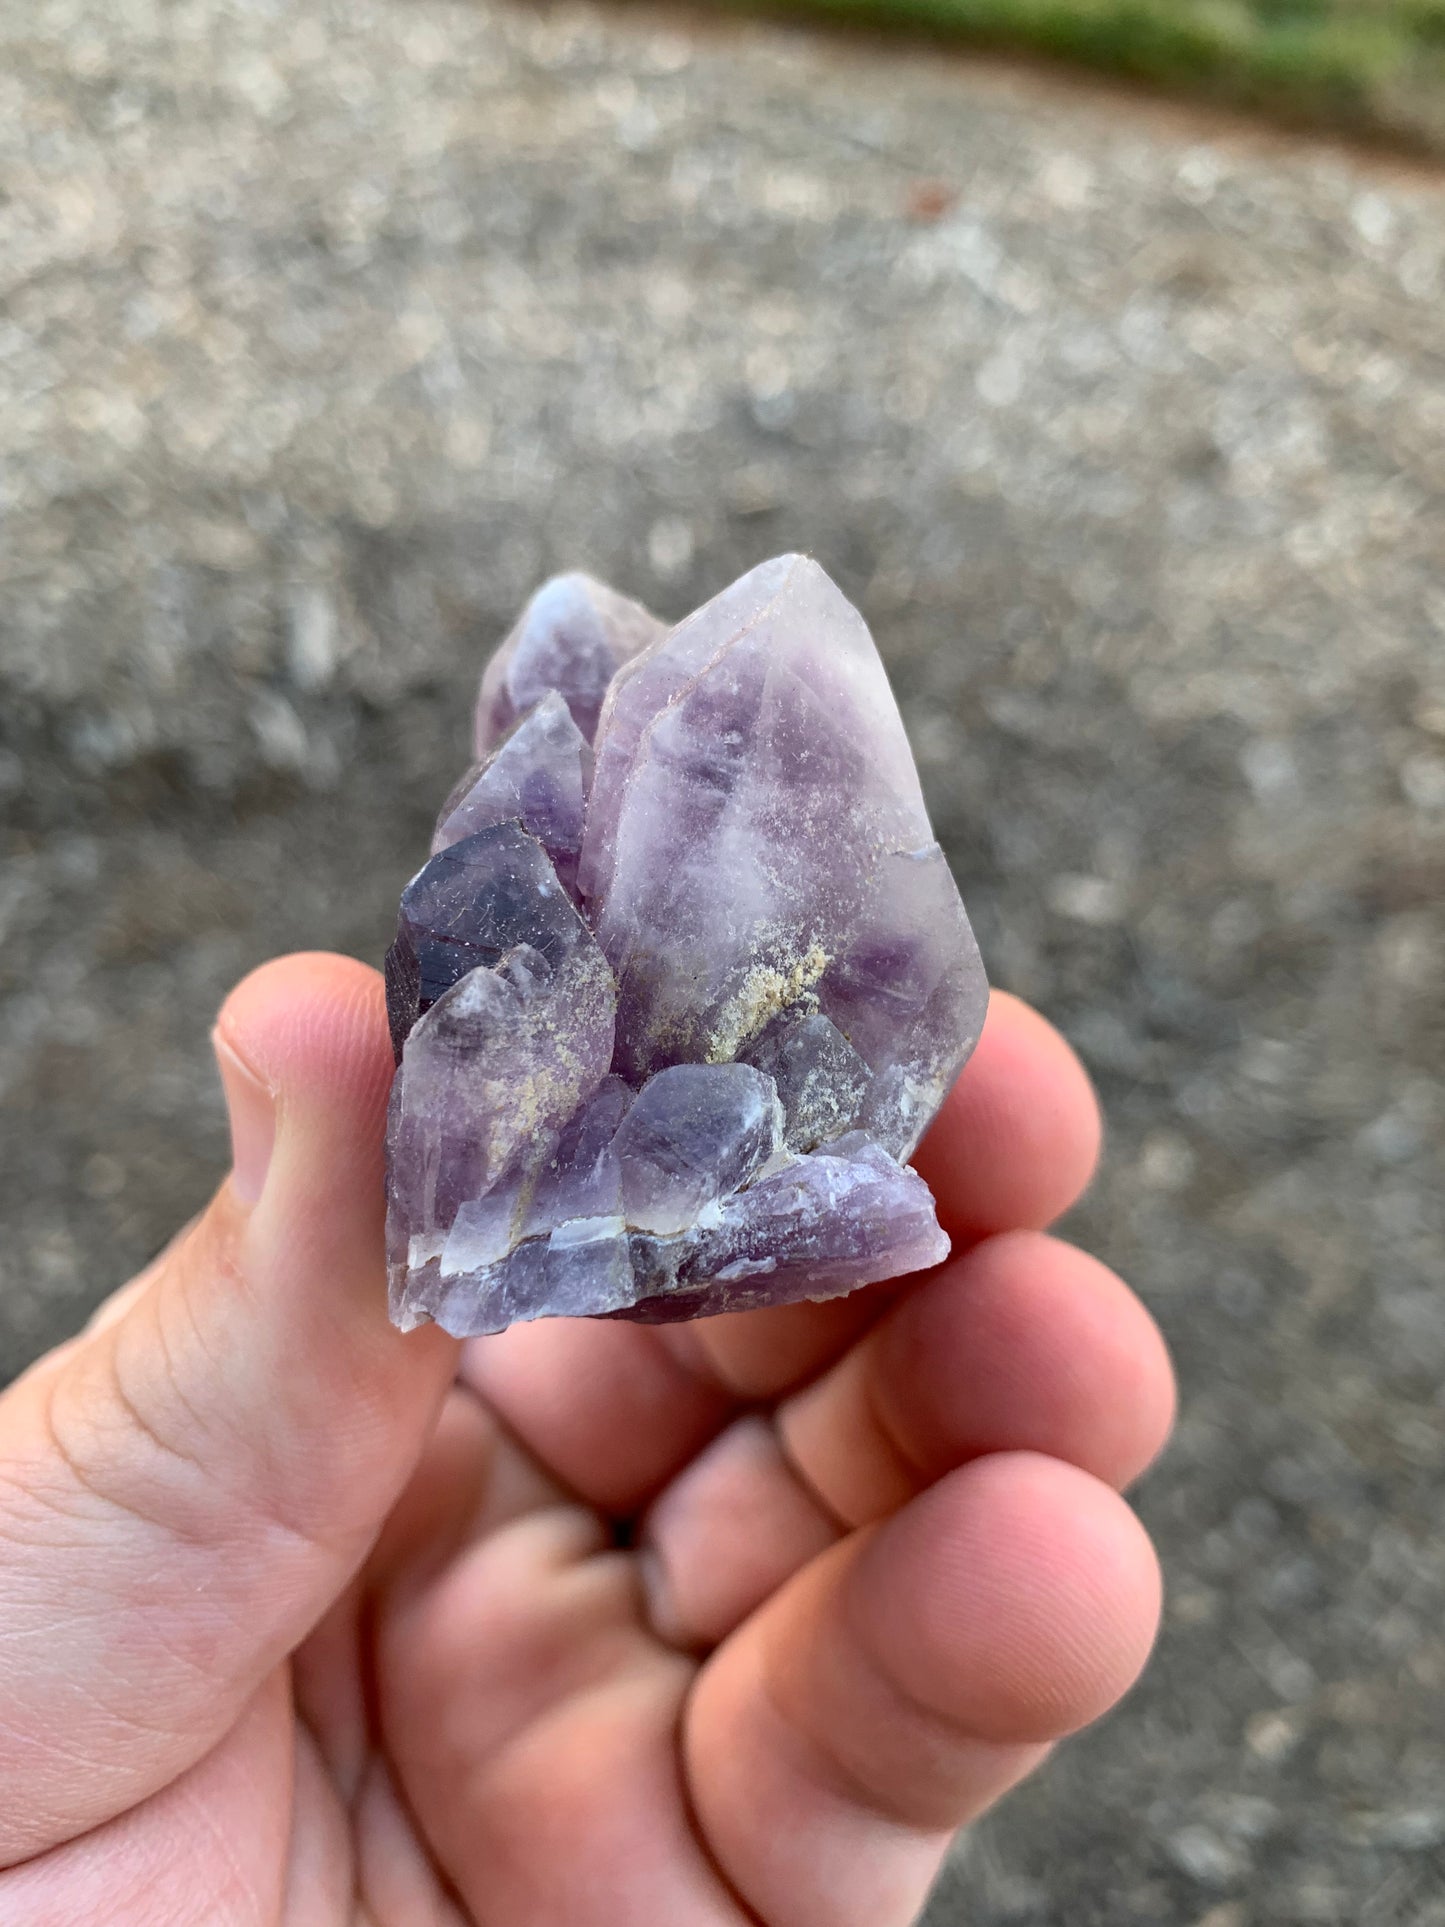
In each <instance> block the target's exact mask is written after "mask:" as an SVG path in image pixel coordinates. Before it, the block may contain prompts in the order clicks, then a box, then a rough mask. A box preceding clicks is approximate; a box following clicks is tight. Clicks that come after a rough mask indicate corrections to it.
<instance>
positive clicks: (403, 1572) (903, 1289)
mask: <svg viewBox="0 0 1445 1927" xmlns="http://www.w3.org/2000/svg"><path fill="white" fill-rule="evenodd" d="M217 1046H218V1054H219V1056H220V1060H221V1064H222V1072H223V1078H224V1081H225V1083H226V1087H227V1094H228V1099H229V1102H230V1107H231V1115H232V1129H233V1137H234V1140H235V1166H234V1170H233V1172H232V1175H231V1176H230V1178H229V1179H228V1180H227V1182H226V1183H225V1184H224V1185H223V1186H222V1187H221V1190H220V1191H219V1192H218V1194H217V1196H216V1198H215V1200H214V1201H213V1202H212V1204H211V1205H210V1207H209V1209H208V1210H207V1211H206V1212H205V1214H204V1215H203V1216H202V1217H201V1218H200V1219H199V1220H198V1221H197V1222H196V1223H195V1224H194V1225H192V1226H191V1227H190V1228H189V1229H187V1230H186V1231H185V1232H183V1233H182V1234H181V1235H180V1237H179V1238H178V1239H177V1240H176V1242H175V1243H174V1244H173V1245H172V1246H171V1247H170V1248H169V1249H168V1250H167V1251H166V1252H164V1253H163V1254H162V1255H161V1257H160V1258H158V1259H157V1260H156V1262H155V1263H154V1264H153V1265H152V1266H151V1267H150V1268H149V1269H148V1270H147V1271H146V1272H145V1273H143V1274H142V1275H141V1276H140V1277H139V1278H137V1279H136V1280H134V1281H133V1282H132V1283H131V1284H130V1285H128V1286H126V1287H125V1288H124V1290H122V1291H121V1292H119V1293H118V1294H117V1295H116V1297H115V1298H113V1299H112V1300H111V1301H110V1302H109V1303H108V1304H107V1305H106V1306H105V1307H104V1308H103V1309H102V1311H101V1312H100V1313H99V1314H98V1315H97V1318H96V1319H95V1321H94V1322H93V1323H92V1325H91V1326H90V1327H89V1329H88V1330H87V1331H86V1332H84V1333H83V1334H82V1335H81V1336H80V1337H79V1338H77V1339H75V1340H73V1341H72V1342H71V1343H69V1344H68V1345H65V1346H62V1347H61V1348H60V1349H59V1350H58V1351H56V1352H54V1353H52V1354H51V1355H50V1356H49V1357H48V1358H45V1359H42V1360H41V1361H40V1363H39V1364H38V1365H36V1366H35V1367H33V1368H32V1370H31V1371H30V1372H28V1373H27V1374H26V1375H25V1376H24V1377H23V1378H22V1379H20V1380H19V1381H17V1383H16V1384H15V1385H13V1386H12V1387H11V1388H10V1390H9V1391H8V1392H7V1393H6V1394H5V1395H4V1397H3V1398H0V1869H5V1871H0V1920H3V1921H4V1922H5V1923H6V1927H41V1924H42V1923H43V1924H44V1927H62V1924H63V1927H71V1924H72V1923H74V1924H75V1927H82V1923H83V1924H84V1927H91V1923H104V1924H105V1927H139V1924H140V1923H142V1922H144V1923H145V1924H146V1927H161V1924H162V1923H164V1927H180V1923H187V1924H189V1923H195V1924H196V1927H200V1923H205V1927H242V1923H244V1924H245V1927H261V1923H267V1927H270V1924H271V1923H277V1922H284V1923H286V1927H342V1924H343V1923H344V1924H345V1927H441V1924H442V1923H447V1927H460V1924H461V1923H468V1922H478V1923H480V1922H483V1921H485V1922H486V1923H487V1927H544V1924H545V1927H556V1924H559V1923H563V1922H565V1923H566V1927H740V1923H745V1922H746V1923H753V1927H757V1923H760V1922H761V1923H766V1927H894V1924H895V1923H896V1924H897V1927H903V1924H904V1923H906V1922H907V1921H908V1920H909V1919H910V1918H911V1917H912V1916H913V1914H914V1912H915V1911H916V1909H917V1908H918V1906H919V1905H920V1903H921V1902H922V1899H923V1897H924V1894H925V1892H926V1890H927V1887H928V1884H929V1882H930V1880H931V1878H932V1876H933V1874H934V1872H935V1870H936V1868H937V1865H938V1862H939V1859H940V1856H941V1854H942V1852H943V1851H944V1848H945V1846H946V1844H947V1840H948V1837H949V1833H950V1831H951V1830H952V1829H953V1828H954V1827H955V1826H956V1825H958V1824H959V1823H960V1822H962V1821H964V1820H967V1819H968V1818H970V1817H971V1816H972V1815H974V1814H976V1813H978V1812H979V1811H980V1810H981V1809H982V1808H983V1807H985V1806H987V1805H988V1804H989V1802H990V1801H992V1800H994V1799H996V1798H997V1797H998V1796H999V1794H1000V1793H1002V1792H1003V1791H1004V1790H1005V1789H1006V1788H1008V1787H1009V1786H1011V1785H1012V1784H1014V1783H1015V1782H1016V1781H1017V1780H1018V1779H1019V1778H1020V1777H1021V1776H1022V1775H1024V1774H1025V1773H1027V1772H1028V1771H1029V1770H1030V1769H1031V1768H1032V1767H1033V1766H1034V1765H1035V1764H1036V1763H1037V1762H1038V1761H1039V1760H1040V1759H1041V1758H1042V1757H1043V1755H1044V1753H1045V1752H1046V1750H1047V1748H1048V1746H1049V1744H1050V1743H1051V1742H1052V1741H1053V1740H1055V1739H1056V1738H1057V1737H1059V1736H1060V1735H1062V1734H1064V1733H1067V1732H1069V1731H1071V1730H1073V1729H1074V1728H1076V1727H1078V1726H1080V1725H1082V1724H1083V1723H1085V1722H1086V1721H1088V1720H1091V1719H1093V1718H1094V1717H1095V1716H1096V1715H1098V1714H1099V1713H1101V1712H1103V1711H1104V1709H1105V1708H1106V1707H1107V1706H1109V1705H1110V1704H1111V1703H1112V1702H1113V1701H1114V1700H1115V1699H1116V1698H1117V1697H1118V1696H1119V1694H1120V1693H1122V1692H1123V1691H1124V1690H1125V1689H1126V1688H1127V1687H1128V1685H1129V1684H1130V1682H1131V1681H1132V1680H1133V1678H1134V1677H1135V1675H1136V1674H1137V1672H1138V1670H1139V1668H1140V1666H1141V1665H1142V1664H1143V1661H1144V1658H1145V1656H1146V1653H1147V1651H1148V1648H1149V1645H1150V1641H1151V1639H1152V1636H1153V1631H1154V1626H1155V1622H1156V1617H1157V1612H1158V1603H1159V1581H1158V1573H1157V1568H1156V1565H1155V1562H1154V1556H1153V1553H1152V1551H1151V1549H1150V1546H1149V1543H1148V1541H1147V1539H1146V1538H1145V1536H1144V1533H1143V1531H1142V1529H1141V1528H1140V1527H1139V1525H1138V1524H1137V1523H1136V1521H1135V1519H1134V1516H1133V1514H1132V1513H1131V1512H1130V1511H1129V1509H1128V1507H1127V1506H1126V1505H1125V1504H1124V1502H1123V1501H1122V1500H1121V1499H1120V1498H1119V1497H1118V1496H1117V1490H1118V1488H1119V1487H1121V1486H1123V1485H1124V1484H1126V1483H1127V1482H1128V1481H1129V1480H1131V1479H1132V1478H1134V1477H1135V1476H1136V1475H1137V1474H1138V1473H1139V1472H1140V1471H1141V1470H1142V1469H1143V1467H1144V1466H1145V1465H1146V1464H1147V1463H1148V1461H1149V1460H1150V1459H1151V1458H1152V1457H1153V1455H1154V1454H1155V1452H1156V1451H1157V1450H1158V1449H1159V1447H1160V1445H1161V1443H1162V1441H1163V1439H1164V1437H1165V1434H1166V1432H1167V1430H1168V1425H1169V1420H1170V1412H1171V1402H1172V1390H1171V1381H1170V1374H1169V1367H1168V1363H1167V1360H1166V1357H1165V1354H1164V1350H1163V1346H1162V1343H1161V1341H1160V1339H1159V1336H1158V1334H1157V1332H1156V1331H1155V1329H1154V1326H1153V1325H1152V1323H1151V1322H1150V1320H1149V1318H1148V1315H1147V1314H1146V1313H1145V1311H1144V1310H1143V1308H1142V1307H1141V1306H1140V1305H1139V1303H1138V1302H1137V1300H1135V1299H1134V1298H1133V1297H1132V1295H1131V1294H1130V1293H1129V1292H1128V1290H1127V1289H1126V1288H1125V1287H1124V1286H1123V1285H1122V1284H1121V1283H1120V1282H1119V1280H1118V1279H1117V1278H1115V1277H1114V1276H1113V1275H1112V1274H1111V1273H1110V1272H1108V1271H1106V1270H1105V1269H1104V1268H1103V1267H1102V1266H1101V1265H1099V1264H1097V1263H1096V1262H1095V1261H1094V1260H1092V1259H1090V1258H1088V1257H1086V1256H1084V1255H1083V1254H1082V1253H1081V1252H1078V1251H1075V1250H1073V1249H1072V1248H1070V1247H1069V1246H1067V1245H1064V1244H1061V1243H1058V1242H1056V1241H1054V1240H1053V1239H1050V1238H1048V1237H1046V1236H1044V1235H1042V1233H1041V1232H1040V1231H1039V1230H1038V1229H1037V1227H1040V1226H1042V1225H1044V1224H1047V1223H1048V1222H1050V1221H1051V1220H1052V1219H1053V1218H1054V1217H1056V1216H1057V1215H1058V1213H1059V1212H1061V1211H1062V1210H1063V1209H1065V1208H1066V1207H1067V1206H1068V1205H1069V1204H1070V1203H1071V1202H1072V1201H1073V1199H1074V1198H1075V1197H1076V1196H1077V1194H1078V1192H1079V1191H1080V1190H1081V1189H1082V1187H1083V1185H1084V1184H1085V1182H1086V1181H1087V1178H1088V1175H1089V1172H1090V1170H1091V1169H1092V1166H1093V1162H1094V1158H1095V1154H1096V1150H1097V1144H1098V1117H1097V1111H1096V1109H1095V1105H1094V1100H1093V1097H1092V1095H1091V1093H1090V1091H1089V1088H1088V1084H1087V1081H1086V1079H1085V1077H1084V1074H1083V1072H1082V1070H1081V1069H1080V1068H1079V1066H1078V1064H1077V1062H1076V1060H1075V1059H1074V1058H1073V1056H1072V1055H1071V1053H1070V1052H1069V1050H1068V1048H1067V1046H1066V1045H1065V1044H1064V1043H1063V1041H1062V1040H1061V1039H1060V1038H1059V1037H1058V1036H1057V1034H1056V1033H1055V1032H1053V1031H1052V1030H1051V1029H1050V1028H1049V1027H1048V1026H1047V1025H1046V1024H1045V1023H1044V1022H1043V1020H1042V1019H1041V1018H1039V1017H1038V1016H1036V1015H1035V1014H1034V1013H1032V1012H1031V1011H1029V1010H1028V1009H1027V1008H1026V1007H1025V1006H1024V1005H1021V1004H1019V1003H1017V1002H1016V1001H1015V1000H1013V999H1012V998H1009V997H1006V996H1001V995H1000V996H996V997H995V998H994V1001H993V1005H992V1008H991V1010H990V1014H989V1020H988V1025H987V1028H986V1029H985V1032H984V1037H983V1041H982V1042H981V1043H980V1045H979V1048H978V1050H977V1052H976V1054H975V1056H974V1058H973V1060H972V1062H971V1063H970V1065H969V1067H968V1069H967V1070H966V1072H965V1074H964V1076H963V1078H962V1079H961V1080H960V1083H959V1085H958V1087H957V1089H956V1090H955V1092H954V1093H953V1095H952V1097H951V1098H950V1100H949V1102H948V1104H947V1106H946V1107H945V1109H944V1112H943V1114H942V1116H941V1117H940V1119H939V1121H938V1123H937V1124H936V1125H935V1127H934V1130H933V1132H932V1133H931V1135H930V1137H929V1139H928V1141H927V1143H926V1145H925V1146H924V1149H923V1151H922V1152H921V1153H920V1156H919V1158H918V1160H917V1162H918V1164H919V1167H920V1169H921V1170H922V1171H923V1173H924V1175H925V1176H926V1177H927V1178H928V1180H929V1182H930V1184H931V1185H932V1186H933V1188H934V1191H935V1193H936V1195H937V1197H938V1200H939V1207H940V1214H941V1216H942V1218H943V1220H944V1223H945V1225H946V1226H947V1228H948V1229H949V1230H950V1231H951V1232H952V1233H953V1235H954V1239H955V1256H954V1257H953V1258H951V1259H950V1260H949V1262H948V1263H947V1264H945V1265H944V1266H942V1267H941V1268H940V1269H939V1270H937V1271H936V1272H933V1273H931V1274H928V1275H926V1276H925V1277H923V1278H922V1279H921V1280H916V1281H915V1280H908V1281H906V1283H904V1284H902V1285H898V1286H892V1287H885V1288H875V1289H873V1290H871V1291H865V1292H862V1293H859V1294H857V1295H855V1296H854V1297H852V1298H848V1299H844V1300H840V1301H837V1302H835V1303H832V1304H827V1305H797V1306H790V1307H786V1308H782V1309H779V1310H775V1311H766V1312H756V1313H747V1314H741V1315H737V1316H733V1317H728V1318H720V1319H714V1320H709V1321H704V1322H701V1323H698V1324H694V1325H680V1326H672V1327H646V1326H639V1325H630V1324H625V1323H614V1322H587V1321H553V1322H548V1323H544V1324H538V1325H532V1326H520V1327H516V1328H514V1329H513V1330H511V1331H509V1332H506V1333H504V1334H502V1335H501V1337H499V1338H490V1339H481V1340H476V1341H473V1342H472V1343H471V1344H469V1345H467V1346H465V1347H461V1348H458V1347H457V1346H456V1345H455V1344H454V1343H453V1342H452V1341H451V1340H449V1339H447V1338H446V1337H445V1336H444V1335H443V1334H442V1333H440V1332H439V1331H437V1330H436V1329H434V1328H428V1329H427V1330H425V1331H421V1332H417V1333H413V1334H411V1335H410V1336H408V1337H406V1338H403V1337H401V1336H399V1335H398V1334H397V1333H396V1332H395V1331H393V1330H392V1329H391V1328H390V1326H389V1325H388V1323H387V1321H386V1312H385V1293H384V1290H383V1284H382V1244H381V1138H382V1118H383V1114H384V1110H385V1103H386V1094H387V1086H388V1083H389V1080H390V1075H391V1056H390V1051H389V1049H388V1045H387V1035H386V1025H385V1021H384V1018H383V1015H382V995H381V982H380V979H379V978H378V977H377V976H376V974H375V973H374V972H372V971H369V970H366V969H364V968H363V967H362V966H361V965H359V964H355V963H352V962H349V961H347V960H344V959H342V958H338V957H324V956H305V957H293V958H288V959H285V960H283V961H281V962H279V963H275V964H271V965H268V966H266V967H265V968H264V969H262V970H259V971H257V972H256V973H255V974H254V975H252V976H251V977H249V978H247V979H246V981H245V982H244V983H243V984H242V985H241V986H240V987H239V988H238V989H237V990H236V991H235V992H233V994H232V996H231V997H230V999H229V1000H228V1002H227V1004H226V1006H225V1009H224V1010H223V1012H222V1014H221V1018H220V1022H219V1024H218V1027H217Z"/></svg>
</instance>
